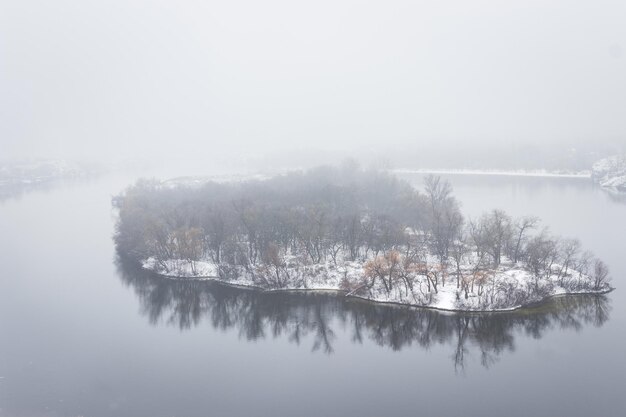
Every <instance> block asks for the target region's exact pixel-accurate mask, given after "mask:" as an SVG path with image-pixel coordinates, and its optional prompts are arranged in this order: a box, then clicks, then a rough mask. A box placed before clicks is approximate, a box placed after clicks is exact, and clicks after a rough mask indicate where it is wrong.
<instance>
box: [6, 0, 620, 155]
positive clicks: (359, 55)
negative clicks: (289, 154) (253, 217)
mask: <svg viewBox="0 0 626 417" xmlns="http://www.w3.org/2000/svg"><path fill="white" fill-rule="evenodd" d="M625 115H626V1H624V0H616V1H604V0H595V1H572V0H555V1H550V0H541V1H535V0H525V1H515V2H513V1H477V0H451V1H448V0H438V1H415V0H413V1H398V0H387V1H347V0H332V1H326V0H319V1H309V2H301V1H293V0H291V1H288V0H285V1H279V0H278V1H277V0H264V1H245V0H230V1H219V2H215V1H207V0H198V1H184V0H178V1H155V0H145V1H139V0H100V1H88V0H76V1H70V0H55V1H49V0H41V1H32V0H0V157H23V156H46V157H59V156H62V157H63V156H84V157H95V156H107V157H110V156H116V155H137V154H147V155H178V156H184V155H194V156H198V155H206V157H207V158H210V157H211V155H213V154H214V153H242V154H254V153H257V152H271V151H275V150H279V149H283V148H286V149H299V148H303V147H307V148H308V147H311V148H320V149H330V150H333V149H351V148H356V147H381V146H386V145H394V146H401V145H403V144H412V145H415V144H420V143H443V144H448V145H454V144H460V143H465V144H466V143H468V142H475V143H487V142H500V141H511V142H533V143H543V142H559V141H562V142H567V141H571V140H577V141H594V140H613V139H620V140H621V139H623V138H625V137H626V117H624V116H625Z"/></svg>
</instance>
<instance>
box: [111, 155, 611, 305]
mask: <svg viewBox="0 0 626 417" xmlns="http://www.w3.org/2000/svg"><path fill="white" fill-rule="evenodd" d="M114 205H115V207H117V209H118V210H119V216H118V222H117V227H116V234H115V240H116V243H117V247H118V250H119V251H120V253H121V254H122V255H124V256H126V257H130V258H132V259H135V260H138V261H141V260H143V259H146V258H148V257H153V258H154V259H155V260H156V262H157V263H159V264H160V265H161V267H162V268H167V267H168V264H167V261H168V260H171V259H180V260H185V261H187V262H188V263H190V264H191V265H192V267H193V265H195V263H196V262H198V261H200V260H209V261H211V262H212V263H214V264H216V265H217V266H218V267H219V275H220V276H221V277H222V278H225V279H233V278H235V277H236V276H238V275H240V274H242V273H247V274H250V275H251V276H253V277H254V279H255V282H256V283H257V284H258V285H260V286H263V287H266V288H282V287H287V286H290V285H294V284H295V285H299V286H306V278H307V277H306V273H307V272H306V271H309V272H308V273H311V272H310V271H311V270H307V268H306V266H310V265H319V264H327V265H330V267H331V268H332V267H337V268H338V267H340V266H341V265H342V264H344V263H345V262H361V263H362V264H363V274H362V276H361V277H360V278H359V279H357V280H354V279H353V280H349V279H348V278H347V276H346V279H345V280H344V281H343V282H342V287H343V288H344V289H345V290H346V291H349V292H353V293H355V294H357V293H364V292H367V291H371V290H372V289H373V288H382V289H383V290H384V291H385V292H387V293H388V294H390V293H392V292H393V291H400V292H403V293H404V292H405V293H406V294H407V295H408V294H413V296H415V294H416V292H418V293H420V294H422V295H426V296H428V295H429V294H436V293H437V292H438V289H439V288H440V286H445V285H455V286H456V288H457V289H458V294H462V295H463V296H464V297H465V298H466V299H467V298H468V297H469V295H470V294H475V295H479V296H481V297H483V298H484V299H485V302H486V303H487V302H490V303H494V302H495V300H496V299H498V300H500V301H499V302H501V303H515V302H520V301H524V300H522V299H521V298H523V297H528V293H529V292H531V293H534V294H535V296H538V295H541V294H542V293H544V292H548V291H550V288H549V287H547V286H546V285H545V278H547V277H551V276H552V277H553V276H555V275H556V276H557V277H558V280H559V284H560V285H561V286H563V287H565V288H568V289H571V290H580V291H582V290H585V289H593V290H600V289H603V288H608V284H607V281H608V268H607V267H606V265H605V264H604V263H603V262H602V261H600V260H597V259H595V258H594V257H593V256H592V254H591V253H589V252H586V251H583V250H582V249H581V245H580V243H579V242H578V241H577V240H574V239H564V238H559V237H555V236H553V235H551V234H550V233H549V232H548V231H547V229H542V228H540V227H539V219H537V218H535V217H522V218H517V219H514V218H512V217H511V216H509V215H508V214H507V213H505V212H504V211H502V210H492V211H489V212H487V213H485V214H484V215H483V216H481V217H480V218H478V219H465V218H464V216H463V215H462V214H461V211H460V208H459V203H458V202H457V200H456V198H455V197H454V196H453V194H452V187H451V185H450V183H449V182H447V181H444V180H442V179H441V178H440V177H436V176H429V177H427V178H426V179H425V182H424V191H423V192H419V191H418V190H416V189H415V188H413V187H412V186H411V185H410V184H409V183H407V182H405V181H401V180H399V179H398V178H396V177H394V176H392V175H389V174H387V173H384V172H379V171H374V170H362V169H359V168H358V167H357V166H356V165H355V164H351V163H346V164H344V165H342V166H340V167H320V168H316V169H312V170H309V171H306V172H298V173H290V174H286V175H280V176H277V177H274V178H271V179H267V180H250V181H244V182H233V183H215V182H207V183H205V184H203V185H201V186H197V187H186V186H176V185H169V186H168V185H164V184H162V183H160V182H158V181H154V180H140V181H138V182H137V183H136V184H135V185H133V186H131V187H130V188H128V189H127V190H126V191H125V192H124V193H122V194H121V195H120V196H117V197H115V198H114ZM503 263H506V264H507V265H515V264H518V265H520V266H522V267H523V268H525V269H527V270H528V271H529V272H530V273H532V276H533V277H534V279H533V285H532V286H531V287H530V288H509V287H498V286H497V285H496V283H495V282H494V281H493V276H494V272H495V271H496V270H497V269H498V267H499V266H500V265H501V264H503ZM303 271H304V272H303ZM418 289H419V291H418ZM502 294H506V298H505V299H503V298H502ZM516 298H520V299H519V300H517V299H516Z"/></svg>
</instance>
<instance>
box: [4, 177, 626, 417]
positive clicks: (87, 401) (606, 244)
mask: <svg viewBox="0 0 626 417" xmlns="http://www.w3.org/2000/svg"><path fill="white" fill-rule="evenodd" d="M402 177H404V178H406V179H408V180H409V181H411V182H412V183H414V184H415V185H416V186H418V187H419V186H421V182H422V176H421V175H416V174H415V175H413V174H404V175H402ZM446 178H448V179H450V181H451V182H452V185H453V187H454V190H455V195H456V196H457V197H458V199H459V200H460V201H461V202H462V208H463V211H464V212H465V213H466V214H467V215H469V216H478V215H479V214H480V213H481V212H482V211H484V210H487V209H491V208H502V209H505V210H507V211H508V212H509V213H511V214H512V215H515V216H517V215H525V214H533V215H537V216H539V217H541V218H542V219H543V223H544V224H545V225H548V226H549V227H550V229H551V230H552V231H553V232H554V233H556V234H560V235H564V236H569V237H577V238H579V239H580V240H581V241H582V243H583V245H584V247H585V248H588V249H590V250H592V251H593V252H594V253H595V254H596V255H597V256H598V257H600V258H601V259H603V260H604V261H606V263H607V264H608V265H609V267H610V269H611V273H612V277H613V285H614V286H615V287H617V290H616V291H614V292H612V293H610V294H608V295H606V296H602V297H589V296H587V297H567V298H561V299H556V300H554V301H553V302H551V303H548V304H546V305H542V306H540V307H537V308H534V309H531V310H526V311H519V312H515V313H506V314H504V313H502V314H491V315H476V314H475V315H455V314H447V313H439V312H434V311H428V310H420V309H407V308H400V307H390V306H383V305H376V304H372V303H367V302H363V301H358V300H348V299H345V298H342V297H337V296H333V295H328V294H268V293H258V292H255V291H250V290H245V289H235V288H229V287H225V286H223V285H220V284H216V283H207V282H194V283H181V282H175V281H170V280H166V279H162V278H159V277H155V276H154V275H152V274H150V273H146V272H144V271H140V270H137V269H136V268H134V267H133V266H132V265H126V264H124V263H122V262H119V261H118V260H117V259H116V256H115V251H114V246H113V242H112V239H111V237H112V234H113V229H114V214H113V212H112V210H111V197H112V195H114V194H116V193H117V192H119V191H120V190H121V189H122V188H123V187H125V186H126V185H128V184H129V183H130V182H131V180H130V179H129V178H125V177H123V176H107V177H102V178H100V179H94V180H90V181H84V182H74V183H69V184H62V185H59V186H56V187H51V188H49V189H45V190H39V191H33V192H29V193H25V194H21V195H18V196H16V197H12V198H8V199H5V200H3V201H0V236H1V240H0V265H1V270H0V416H11V417H17V416H72V417H78V416H129V417H130V416H132V417H138V416H150V417H158V416H273V417H275V416H300V417H305V416H345V417H349V416H361V417H363V416H407V415H428V416H457V415H467V416H477V415H481V416H503V415H506V416H530V415H532V416H551V417H553V416H568V417H573V416H585V417H588V416H622V415H623V413H624V410H625V409H626V395H624V386H626V355H625V354H624V352H626V287H625V288H622V287H623V284H622V283H623V282H624V279H625V278H626V252H625V251H624V244H623V239H624V235H626V201H625V200H624V199H620V198H617V197H613V196H611V195H610V194H608V193H606V192H605V191H603V190H601V189H599V188H597V187H596V186H594V185H592V184H591V183H590V182H588V181H587V180H584V179H576V178H570V179H566V178H535V177H496V176H473V175H449V176H447V177H446Z"/></svg>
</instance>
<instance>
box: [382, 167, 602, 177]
mask: <svg viewBox="0 0 626 417" xmlns="http://www.w3.org/2000/svg"><path fill="white" fill-rule="evenodd" d="M390 171H391V172H393V173H394V174H436V175H442V174H443V175H493V176H507V177H543V178H578V179H591V171H580V172H573V173H561V172H551V171H506V170H478V169H410V168H398V169H392V170H390Z"/></svg>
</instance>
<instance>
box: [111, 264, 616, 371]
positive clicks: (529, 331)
mask: <svg viewBox="0 0 626 417" xmlns="http://www.w3.org/2000/svg"><path fill="white" fill-rule="evenodd" d="M118 270H119V274H120V277H121V279H122V281H123V282H124V283H126V284H127V285H129V286H130V287H132V288H133V290H134V291H135V293H136V294H137V296H138V298H139V301H140V306H141V312H142V314H144V315H146V316H147V317H148V320H149V321H150V323H152V324H154V325H158V324H163V323H164V324H166V325H172V326H177V327H178V328H180V329H181V330H185V329H190V328H192V327H195V326H198V325H199V324H200V323H201V322H202V321H205V322H209V323H210V324H211V326H213V327H214V328H216V329H220V330H229V329H235V330H237V331H238V332H239V335H240V336H241V337H243V338H245V339H246V340H257V339H264V338H266V337H269V336H271V337H274V338H278V337H284V338H286V339H287V340H289V341H290V342H294V343H296V344H298V345H300V344H301V343H302V342H303V341H304V340H305V339H307V338H311V339H312V340H313V342H312V346H311V349H312V350H314V351H316V350H319V351H323V352H324V353H326V354H331V353H332V352H333V343H334V342H335V341H336V339H337V333H336V332H335V330H333V329H336V328H339V327H340V328H342V329H346V332H347V333H350V339H351V341H352V342H353V343H365V342H373V343H376V344H377V345H379V346H383V347H387V348H390V349H392V350H394V351H398V350H401V349H405V348H408V347H410V346H412V345H417V346H419V347H421V348H424V349H427V348H429V347H431V346H433V345H449V346H450V348H451V350H452V354H451V358H452V360H453V363H454V366H455V369H456V370H457V371H463V369H464V367H465V363H466V358H467V357H468V354H469V353H470V352H472V353H473V354H476V355H477V357H479V358H480V362H481V364H482V365H483V366H485V367H489V366H491V365H492V364H493V363H495V362H496V361H497V360H498V358H499V357H500V356H501V355H502V353H504V352H506V351H514V349H515V337H516V336H517V337H519V336H520V335H526V336H528V337H532V338H535V339H539V338H541V337H543V335H545V334H546V332H548V331H550V330H552V329H572V330H575V331H580V330H582V329H583V328H584V327H585V326H588V325H592V326H598V327H599V326H602V325H603V324H604V323H605V322H606V321H607V320H608V319H609V313H610V302H609V299H608V298H607V297H606V296H604V295H587V296H571V297H562V298H557V299H554V300H552V301H551V302H549V303H546V304H542V305H540V306H537V307H535V308H531V309H524V310H522V311H516V312H510V313H490V314H484V313H483V314H477V313H474V314H451V313H443V312H438V311H435V310H427V309H417V308H409V307H402V306H393V305H383V304H373V303H370V302H367V301H362V300H358V299H351V298H345V297H341V296H336V295H329V294H322V293H302V292H291V293H285V292H260V291H256V290H250V289H242V288H235V287H230V286H227V285H223V284H219V283H217V282H207V281H177V280H169V279H165V278H162V277H159V276H157V275H155V274H153V273H150V272H148V271H144V270H142V269H139V268H137V267H135V266H133V265H132V264H129V263H125V262H123V261H121V260H118Z"/></svg>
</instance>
